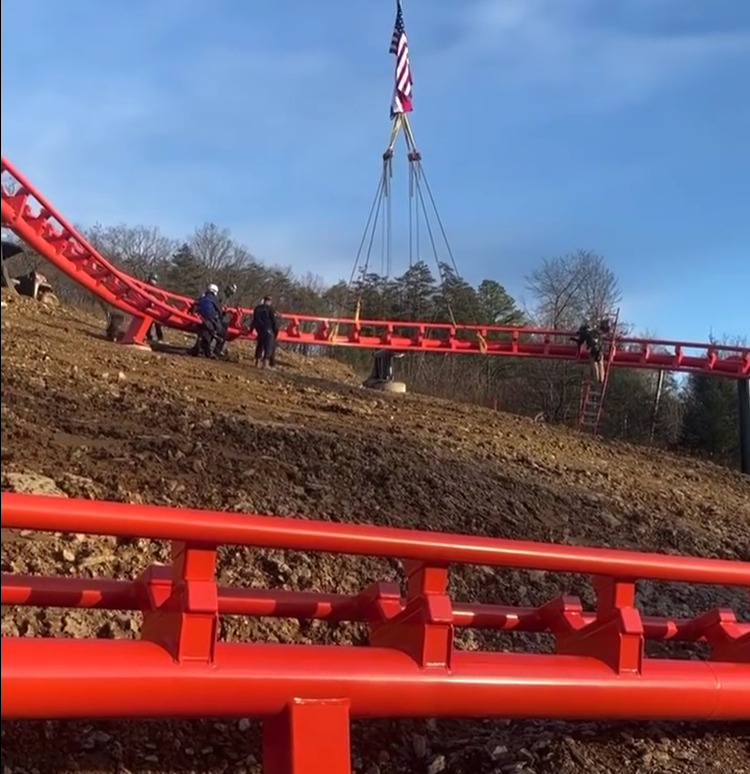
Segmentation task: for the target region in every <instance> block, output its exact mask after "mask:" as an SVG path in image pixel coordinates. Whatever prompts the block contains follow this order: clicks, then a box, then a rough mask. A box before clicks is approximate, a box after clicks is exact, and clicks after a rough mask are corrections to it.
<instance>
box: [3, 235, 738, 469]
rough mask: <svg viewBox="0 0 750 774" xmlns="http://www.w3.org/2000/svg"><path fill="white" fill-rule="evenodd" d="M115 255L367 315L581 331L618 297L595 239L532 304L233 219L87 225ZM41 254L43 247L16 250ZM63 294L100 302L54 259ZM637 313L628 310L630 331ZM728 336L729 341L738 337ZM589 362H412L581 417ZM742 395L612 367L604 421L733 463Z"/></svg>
mask: <svg viewBox="0 0 750 774" xmlns="http://www.w3.org/2000/svg"><path fill="white" fill-rule="evenodd" d="M81 231H82V232H83V234H84V235H85V236H86V238H87V239H88V240H89V241H90V242H91V243H92V244H93V246H94V247H95V248H96V249H97V250H98V251H99V252H100V253H101V254H102V255H104V256H105V257H106V258H107V259H109V260H110V261H111V262H113V263H114V264H116V265H118V266H119V267H121V268H122V269H123V270H125V271H126V272H128V273H129V274H132V275H134V276H137V277H140V278H142V279H145V278H146V277H147V276H148V275H149V274H152V273H153V274H156V275H157V277H158V281H159V284H160V285H162V286H164V287H166V288H168V289H169V290H172V291H175V292H177V293H180V294H183V295H188V296H195V295H197V294H199V293H200V292H201V291H202V290H203V288H204V287H205V285H206V284H207V283H208V282H215V283H217V284H218V285H219V286H220V287H225V286H228V285H230V284H233V285H236V286H237V291H236V294H235V296H234V298H233V303H234V302H235V299H236V303H238V304H241V305H244V306H252V305H253V304H254V303H256V302H257V300H258V299H259V297H260V296H261V295H263V294H265V293H269V294H270V295H271V296H272V297H273V298H274V301H275V304H276V306H277V307H278V308H279V309H280V310H281V311H282V312H283V311H284V310H289V311H294V312H298V313H300V314H305V313H306V314H312V315H321V316H331V317H339V316H346V317H351V316H353V314H354V310H355V306H356V307H358V309H359V316H360V318H361V319H362V320H367V319H391V320H421V321H425V322H451V321H455V322H457V323H459V324H460V323H464V324H480V325H482V324H487V325H492V324H495V325H525V324H526V325H536V326H539V327H544V328H552V329H559V330H561V331H571V330H575V329H577V328H578V326H579V325H580V324H581V323H582V322H583V321H591V320H599V319H601V318H602V317H606V316H608V315H611V314H612V313H613V312H614V310H615V309H616V308H617V307H618V305H619V303H620V300H621V292H620V287H619V282H618V279H617V276H616V275H615V274H614V272H613V271H612V270H611V269H610V268H609V267H608V266H607V263H606V260H605V259H604V257H603V256H601V255H599V254H597V253H595V252H592V251H587V250H579V251H577V252H575V253H572V254H569V255H562V256H558V257H554V258H547V259H543V260H541V261H540V263H539V265H538V266H537V267H535V268H534V270H533V271H531V272H530V273H529V275H528V276H527V277H526V291H527V292H528V294H529V302H528V304H527V305H526V306H521V305H520V304H519V303H518V302H517V301H516V299H514V298H513V297H512V296H511V295H510V294H509V293H508V291H507V290H506V288H505V287H504V286H503V285H502V283H501V282H500V281H499V280H498V279H496V278H487V279H483V280H482V281H481V282H479V283H478V284H477V285H471V284H470V283H468V282H466V281H465V280H463V279H462V278H461V277H460V276H458V274H457V273H456V272H455V271H454V270H453V269H452V267H451V266H449V265H446V264H438V265H436V266H435V267H434V268H433V267H431V266H429V265H428V264H427V263H425V262H419V263H416V264H414V265H412V266H411V267H409V268H408V269H406V270H405V271H404V272H403V273H402V274H401V275H399V276H396V277H384V276H381V275H379V274H378V273H374V272H366V273H364V274H362V275H361V276H359V277H358V278H357V279H356V281H355V282H354V283H353V284H352V285H350V284H349V283H347V282H346V281H340V282H337V283H335V284H333V285H327V284H326V283H325V282H323V281H322V280H321V279H320V278H319V277H318V276H316V275H315V274H314V273H312V272H310V273H307V274H305V275H302V276H301V275H299V274H296V273H295V272H293V271H292V270H291V268H288V267H280V266H271V265H266V264H265V263H263V262H262V261H260V260H258V259H257V258H256V257H255V256H254V255H253V254H252V252H251V251H250V250H249V249H248V248H247V247H246V246H245V245H243V244H241V243H239V242H238V241H237V240H235V239H234V238H233V237H232V235H231V233H230V232H229V230H228V229H224V228H221V227H219V226H217V225H216V224H213V223H207V224H204V225H203V226H201V227H200V228H197V229H196V230H195V232H194V233H193V234H192V235H190V237H188V238H187V239H182V240H175V239H171V238H169V237H168V236H166V235H164V234H163V233H162V232H161V231H160V229H159V228H158V227H153V226H128V225H125V224H118V225H113V226H103V225H100V224H97V225H95V226H94V227H92V228H89V229H81ZM22 261H26V262H29V261H31V262H40V261H41V259H40V258H39V256H34V255H33V254H32V255H27V256H26V257H24V258H20V257H19V258H15V259H11V262H12V264H13V266H12V270H11V273H14V272H15V273H21V271H20V269H21V267H20V265H19V263H20V262H22ZM43 271H44V272H45V274H47V276H48V277H49V278H50V279H52V280H53V282H54V284H55V287H56V291H57V294H58V295H59V296H60V298H61V299H62V300H64V301H66V302H69V303H73V304H92V303H95V302H94V301H93V300H92V297H91V296H90V295H89V294H88V293H87V292H86V291H84V290H83V289H82V288H81V287H80V286H78V285H76V284H75V283H73V282H72V281H70V280H69V279H68V278H67V277H65V276H64V275H61V274H59V272H57V271H56V270H54V268H52V267H45V268H44V269H43ZM632 330H633V324H632V323H630V322H628V321H620V322H619V325H618V331H619V332H620V333H621V334H623V333H628V332H631V331H632ZM726 343H728V342H726ZM326 354H329V355H330V356H333V357H336V358H338V359H340V360H343V361H346V362H348V363H349V364H350V365H352V366H353V367H355V368H358V369H360V370H361V371H363V372H364V371H365V370H367V369H368V368H369V365H370V362H369V358H370V353H368V352H366V351H363V350H353V349H340V348H331V351H330V352H327V353H326ZM582 373H583V372H582V365H581V363H576V362H571V361H555V360H530V359H529V360H527V359H517V358H503V357H481V356H477V355H457V354H447V353H425V352H420V353H413V354H410V355H409V356H408V357H406V358H404V359H403V360H402V361H401V362H400V370H399V378H403V379H404V380H405V381H407V382H408V384H409V386H410V389H412V390H414V391H417V392H422V393H426V394H429V395H434V396H439V397H444V398H449V399H454V400H460V401H468V402H472V403H477V404H481V405H484V406H492V407H497V408H498V409H500V410H503V411H508V412H511V413H517V414H521V415H527V416H533V417H537V418H540V419H541V418H543V419H544V420H545V421H548V422H551V423H568V424H570V423H572V422H574V421H575V419H576V417H577V413H578V404H579V397H580V387H581V381H582ZM737 425H738V401H737V398H736V389H735V385H734V383H733V382H732V380H728V379H721V378H715V377H710V376H705V375H689V376H688V377H687V378H686V379H678V378H677V377H676V376H675V375H674V374H672V373H669V372H664V373H661V374H660V373H659V372H656V371H644V370H635V369H624V368H617V369H612V372H611V375H610V377H609V386H608V394H607V400H606V407H605V411H604V417H603V422H602V427H601V432H602V433H603V434H604V435H605V436H607V437H609V438H613V439H620V440H624V441H628V442H633V443H648V444H656V445H659V446H662V447H667V448H670V449H673V450H683V451H685V452H688V453H692V454H698V455H703V456H708V457H711V458H714V459H716V460H717V461H723V462H726V463H728V464H736V460H737V459H738V457H739V440H738V435H737Z"/></svg>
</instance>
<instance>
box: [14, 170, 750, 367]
mask: <svg viewBox="0 0 750 774" xmlns="http://www.w3.org/2000/svg"><path fill="white" fill-rule="evenodd" d="M1 164H2V175H3V181H2V212H1V214H2V223H3V225H4V226H5V227H7V228H9V229H11V230H12V231H13V232H14V233H15V234H16V235H17V236H18V237H19V238H20V239H22V240H23V241H24V242H25V243H27V244H28V245H29V246H30V247H31V248H33V249H34V250H36V251H37V252H38V253H39V254H40V255H42V256H43V257H44V258H46V259H47V260H48V261H50V263H52V264H54V265H55V266H56V267H57V268H58V269H60V271H62V272H64V273H65V274H66V275H67V276H69V277H70V278H71V279H73V280H74V281H76V282H77V283H79V284H80V285H82V286H83V287H84V288H86V289H87V290H90V291H91V292H92V293H94V294H95V295H97V296H98V297H99V298H101V299H102V300H103V301H105V302H106V303H108V304H111V305H112V306H114V307H116V308H118V309H120V310H122V311H123V312H126V313H127V314H130V315H133V316H134V317H147V318H151V319H153V320H156V321H157V322H159V323H161V324H162V325H165V326H168V327H171V328H177V329H180V330H186V331H191V330H193V329H194V327H195V325H196V323H197V322H198V319H197V318H196V317H195V316H194V315H192V314H190V312H189V311H188V309H189V307H190V304H191V303H192V299H189V298H186V297H184V296H180V295H178V294H176V293H172V292H170V291H167V290H163V289H161V288H159V289H156V288H154V287H153V286H151V285H148V284H146V283H144V282H142V281H140V280H137V279H135V278H134V277H131V276H130V275H128V274H125V273H124V272H123V271H121V270H120V269H118V268H117V267H116V266H114V265H113V264H111V263H110V262H109V261H107V260H106V258H104V257H103V256H102V255H100V254H99V253H98V252H97V251H96V249H95V248H94V247H93V245H91V244H90V243H89V242H88V241H87V240H86V239H85V238H84V237H83V236H82V235H81V234H80V233H79V232H78V231H76V229H75V228H73V226H72V225H71V224H70V223H69V222H68V221H66V220H65V219H64V218H63V217H62V216H61V215H60V214H59V213H58V212H57V210H56V209H55V208H54V207H53V206H52V205H51V204H50V203H49V201H47V200H46V199H45V198H44V197H43V196H42V195H41V194H40V193H39V192H38V191H37V190H36V189H35V188H34V187H33V186H32V185H31V183H30V182H29V181H28V180H27V179H26V178H25V177H24V176H23V175H22V174H21V173H20V172H19V171H18V170H17V169H15V168H14V167H13V166H12V165H11V164H10V163H9V162H8V161H7V160H6V159H5V158H4V157H3V158H2V160H1ZM250 311H251V310H249V309H238V310H237V313H236V314H235V316H234V318H233V321H232V325H231V326H230V331H229V334H230V338H235V337H238V336H245V335H247V334H246V333H244V332H243V331H242V330H240V328H239V323H240V320H241V319H242V317H243V316H244V315H245V314H249V313H250ZM284 319H285V321H286V326H285V327H284V329H283V330H282V331H281V332H280V334H279V340H280V341H289V342H296V343H301V344H320V345H333V346H353V347H369V348H381V347H385V348H390V349H394V350H402V351H405V350H423V351H425V350H427V351H437V352H463V353H471V352H474V353H484V354H490V355H508V356H513V357H537V358H557V359H566V360H576V359H579V358H581V357H582V355H581V352H580V350H579V348H578V347H577V346H576V345H575V344H573V343H570V341H569V339H568V334H565V333H561V332H560V331H559V330H545V329H542V328H531V327H519V326H497V325H494V326H493V325H485V326H481V325H459V326H453V325H450V324H444V323H443V324H441V323H427V322H413V321H403V320H387V321H386V320H359V321H357V320H353V319H351V318H340V319H331V318H322V317H315V316H311V315H300V314H289V313H285V314H284ZM616 346H617V349H616V351H615V353H614V357H613V359H612V365H614V366H621V367H629V368H651V369H666V370H671V371H683V372H710V373H713V374H716V375H718V376H726V377H730V378H731V377H734V378H737V377H743V376H748V375H750V348H748V347H732V346H722V347H721V349H718V348H717V347H716V346H715V345H712V344H707V343H700V342H680V341H670V340H661V339H641V338H629V337H620V338H618V339H617V343H616Z"/></svg>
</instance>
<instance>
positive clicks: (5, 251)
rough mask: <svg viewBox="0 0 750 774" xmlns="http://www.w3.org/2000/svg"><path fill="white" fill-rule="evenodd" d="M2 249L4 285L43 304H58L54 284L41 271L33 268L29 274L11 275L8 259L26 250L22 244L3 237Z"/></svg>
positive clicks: (0, 248)
mask: <svg viewBox="0 0 750 774" xmlns="http://www.w3.org/2000/svg"><path fill="white" fill-rule="evenodd" d="M0 250H1V251H2V266H3V287H7V288H10V290H11V291H13V292H15V293H17V294H18V295H19V296H27V297H28V298H33V299H34V300H35V301H39V303H41V304H56V303H57V302H58V301H57V296H56V295H55V291H54V289H53V287H52V285H51V284H50V282H49V280H48V279H47V278H46V277H45V276H44V274H42V273H41V272H40V271H36V270H35V269H32V270H31V271H30V272H28V273H27V274H21V275H20V276H18V277H11V276H10V273H9V272H8V266H7V264H6V261H7V260H9V259H10V258H15V257H16V256H17V255H21V254H22V253H23V252H24V250H23V247H21V245H19V244H16V243H15V242H10V241H7V240H5V239H3V240H2V241H0Z"/></svg>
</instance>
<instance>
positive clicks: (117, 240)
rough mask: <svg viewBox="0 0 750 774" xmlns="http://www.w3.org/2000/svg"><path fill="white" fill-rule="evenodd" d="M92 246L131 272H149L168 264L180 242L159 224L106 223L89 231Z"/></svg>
mask: <svg viewBox="0 0 750 774" xmlns="http://www.w3.org/2000/svg"><path fill="white" fill-rule="evenodd" d="M86 238H87V239H88V240H89V242H90V243H91V245H92V246H93V247H94V248H95V249H96V250H97V251H98V252H100V253H101V254H102V255H103V256H104V257H105V258H107V259H109V260H111V261H112V262H113V263H115V264H118V265H120V266H121V267H122V268H123V269H125V270H126V271H128V272H129V273H135V274H137V275H141V276H143V275H145V274H148V273H149V272H151V271H159V270H160V269H161V268H163V267H164V266H166V264H167V263H168V261H169V259H170V257H171V256H172V254H173V253H174V251H175V250H176V248H177V244H178V243H177V242H176V241H175V240H174V239H170V238H169V237H167V236H165V235H164V234H162V233H161V230H160V229H159V228H158V227H157V226H142V225H141V226H126V225H125V224H124V223H120V224H118V225H115V226H106V227H105V226H102V225H101V224H99V223H97V224H96V225H94V226H93V227H92V228H90V229H88V230H87V232H86Z"/></svg>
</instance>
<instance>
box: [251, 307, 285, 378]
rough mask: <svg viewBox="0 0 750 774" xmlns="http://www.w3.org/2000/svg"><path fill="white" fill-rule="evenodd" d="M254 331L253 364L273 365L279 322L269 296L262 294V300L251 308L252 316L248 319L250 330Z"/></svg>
mask: <svg viewBox="0 0 750 774" xmlns="http://www.w3.org/2000/svg"><path fill="white" fill-rule="evenodd" d="M253 331H255V335H256V341H257V343H256V345H255V365H256V366H259V365H261V364H262V365H263V366H264V367H265V366H266V365H269V366H273V365H274V362H275V361H274V350H275V348H276V336H278V333H279V323H278V320H277V319H276V311H275V310H274V308H273V306H272V304H271V297H270V296H263V299H262V301H261V302H260V303H259V304H258V306H256V307H255V309H253V318H252V320H251V321H250V332H251V333H252V332H253Z"/></svg>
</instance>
